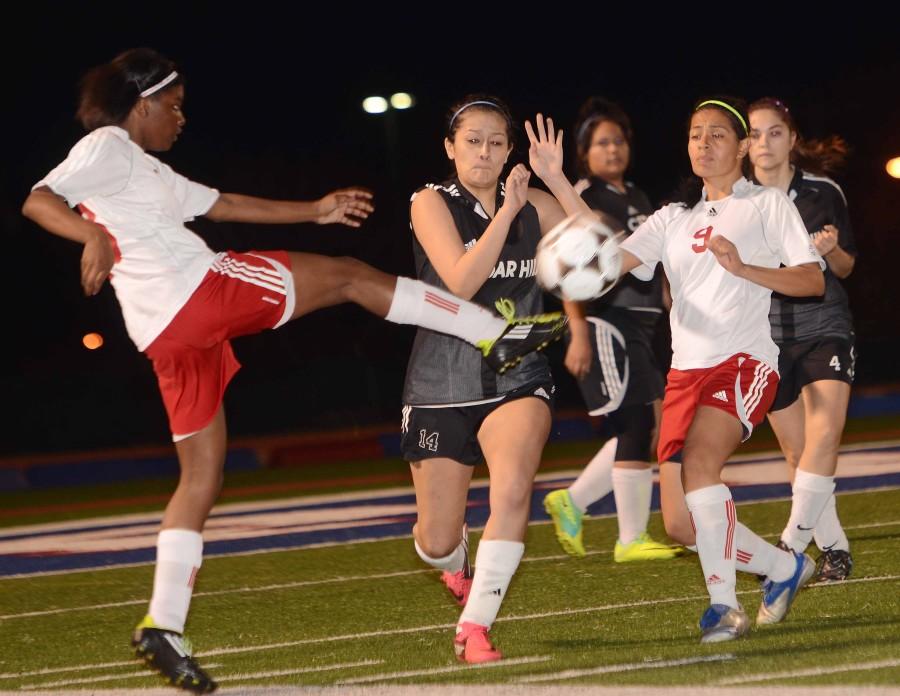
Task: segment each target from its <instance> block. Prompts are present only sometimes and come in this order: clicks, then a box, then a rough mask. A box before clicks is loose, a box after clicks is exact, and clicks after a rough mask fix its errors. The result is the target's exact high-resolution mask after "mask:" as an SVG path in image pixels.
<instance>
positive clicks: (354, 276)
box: [335, 256, 371, 304]
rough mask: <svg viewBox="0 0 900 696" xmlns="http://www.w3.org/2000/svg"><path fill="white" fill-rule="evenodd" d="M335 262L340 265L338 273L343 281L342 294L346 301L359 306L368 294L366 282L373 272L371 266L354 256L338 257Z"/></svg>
mask: <svg viewBox="0 0 900 696" xmlns="http://www.w3.org/2000/svg"><path fill="white" fill-rule="evenodd" d="M335 262H336V263H337V264H338V269H337V272H338V274H339V275H340V278H341V280H342V281H343V282H342V283H341V293H342V296H343V299H344V301H346V302H356V303H357V304H358V303H359V300H360V299H362V298H363V294H364V293H365V292H366V289H365V285H364V281H365V279H366V277H367V276H368V272H369V271H370V270H371V266H369V265H368V264H367V263H364V262H362V261H360V260H359V259H355V258H353V257H352V256H341V257H338V258H336V259H335Z"/></svg>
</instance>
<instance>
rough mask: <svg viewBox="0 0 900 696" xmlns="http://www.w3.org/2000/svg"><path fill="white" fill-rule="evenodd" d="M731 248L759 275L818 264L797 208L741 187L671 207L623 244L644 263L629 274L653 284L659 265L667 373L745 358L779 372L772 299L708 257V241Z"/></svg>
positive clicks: (775, 194)
mask: <svg viewBox="0 0 900 696" xmlns="http://www.w3.org/2000/svg"><path fill="white" fill-rule="evenodd" d="M718 235H721V236H723V237H725V238H727V239H728V240H730V241H731V242H732V243H733V244H734V245H735V246H736V247H737V250H738V252H739V253H740V256H741V259H742V260H743V262H744V263H747V264H752V265H754V266H762V267H765V268H778V267H779V265H781V264H784V265H785V266H797V265H799V264H803V263H818V264H819V266H820V267H821V268H822V269H823V270H824V268H825V262H824V261H823V260H822V258H821V257H820V256H819V254H818V252H816V249H815V247H814V246H813V244H812V242H811V241H810V238H809V235H808V234H807V233H806V227H804V225H803V221H802V220H801V219H800V215H799V213H798V212H797V208H796V207H795V206H794V205H793V204H792V203H791V202H790V200H789V199H788V197H787V196H785V195H784V193H782V192H781V191H780V190H778V189H774V188H768V187H764V186H756V185H754V184H751V183H750V182H749V181H747V180H746V179H740V180H739V181H737V182H736V183H735V184H734V188H733V190H732V195H730V196H728V197H727V198H723V199H721V200H718V201H708V200H706V193H705V191H704V195H703V199H702V200H700V201H699V202H698V203H697V205H695V206H694V207H693V209H688V208H686V207H685V206H684V205H682V204H677V203H672V204H670V205H667V206H665V207H663V208H661V209H660V210H658V211H656V212H655V213H654V214H653V215H652V216H651V217H650V218H649V219H648V220H647V221H646V222H645V223H644V224H643V225H641V226H640V227H638V229H637V230H636V231H635V232H634V234H632V235H631V236H630V237H628V239H626V240H625V241H624V242H622V248H623V249H625V250H627V251H629V252H631V253H632V254H634V255H635V256H636V257H638V258H639V259H640V260H641V261H642V262H643V263H644V265H643V266H639V267H638V268H636V269H634V270H633V271H632V273H633V274H634V275H636V276H637V277H638V278H640V279H641V280H646V279H649V278H650V277H652V273H653V268H654V267H655V266H656V264H657V263H658V262H660V261H662V264H663V268H664V269H665V272H666V275H667V276H668V278H669V283H670V284H671V287H672V312H671V323H672V352H673V356H672V367H674V368H676V369H678V370H692V369H696V368H702V367H711V366H713V365H718V364H719V363H720V362H722V361H723V360H726V359H727V358H729V357H730V356H732V355H735V354H736V353H748V354H749V355H751V356H753V357H754V358H756V359H757V360H760V361H762V362H765V363H766V364H767V365H769V366H770V367H772V369H775V370H777V368H778V347H777V346H776V345H775V342H774V341H773V340H772V333H771V328H770V325H769V304H770V297H771V294H772V291H771V290H769V289H768V288H764V287H763V286H762V285H757V284H756V283H752V282H750V281H749V280H744V279H742V278H738V277H737V276H735V275H732V274H731V273H729V272H728V271H726V270H725V269H724V268H723V267H722V266H721V265H720V264H719V262H718V261H717V260H716V257H715V255H713V253H712V252H711V251H709V250H708V248H707V245H708V243H709V240H710V238H711V237H714V236H718Z"/></svg>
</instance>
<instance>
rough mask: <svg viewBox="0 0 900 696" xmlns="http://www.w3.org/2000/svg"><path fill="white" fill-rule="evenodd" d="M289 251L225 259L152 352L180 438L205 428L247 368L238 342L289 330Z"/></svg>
mask: <svg viewBox="0 0 900 696" xmlns="http://www.w3.org/2000/svg"><path fill="white" fill-rule="evenodd" d="M290 269H291V262H290V258H289V256H288V254H287V252H285V251H266V252H249V253H246V254H239V253H236V252H233V251H229V252H226V253H224V254H219V255H217V256H216V259H215V261H213V263H212V265H211V266H210V269H209V270H208V271H207V272H206V276H205V277H204V278H203V281H202V282H201V283H200V285H199V286H198V287H197V289H196V290H195V291H194V293H193V294H192V295H191V297H190V299H188V301H187V302H186V303H185V305H184V307H182V308H181V309H180V310H179V312H178V314H176V315H175V318H174V319H172V321H171V322H169V325H168V326H166V328H165V329H164V330H163V332H162V333H161V334H160V335H159V336H157V337H156V340H154V341H153V343H151V344H150V346H149V347H148V348H147V350H146V351H145V353H146V354H147V357H149V358H150V360H152V361H153V370H154V372H156V377H157V379H158V380H159V390H160V392H162V397H163V402H164V403H165V406H166V412H167V413H168V414H169V428H170V429H171V430H172V439H173V440H175V441H176V442H177V441H178V440H183V439H184V438H186V437H188V436H189V435H193V434H194V433H196V432H197V431H199V430H202V429H203V428H205V427H206V426H207V425H209V423H210V422H211V421H212V419H213V417H214V416H215V415H216V413H217V412H218V410H219V407H220V406H221V405H222V397H223V395H224V394H225V387H227V386H228V383H229V382H230V381H231V378H232V377H234V375H235V373H237V371H238V369H240V366H241V365H240V363H239V362H238V361H237V358H235V357H234V352H233V351H232V350H231V342H230V341H229V339H230V338H234V337H235V336H243V335H246V334H253V333H259V332H260V331H263V330H264V329H274V328H277V327H278V326H281V325H282V324H283V323H285V322H286V321H287V320H288V319H290V318H291V314H292V313H293V311H294V280H293V276H292V275H291V270H290Z"/></svg>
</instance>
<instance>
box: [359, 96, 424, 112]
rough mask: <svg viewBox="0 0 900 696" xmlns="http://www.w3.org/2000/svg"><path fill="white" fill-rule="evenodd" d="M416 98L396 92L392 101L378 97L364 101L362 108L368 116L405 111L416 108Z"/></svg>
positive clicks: (367, 98)
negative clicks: (390, 111) (391, 111)
mask: <svg viewBox="0 0 900 696" xmlns="http://www.w3.org/2000/svg"><path fill="white" fill-rule="evenodd" d="M415 103H416V98H415V97H414V96H413V95H411V94H409V93H408V92H394V93H393V94H392V95H391V98H390V101H389V100H387V99H385V98H384V97H379V96H377V95H375V96H371V97H366V98H365V99H363V102H362V108H363V111H365V112H366V113H367V114H383V113H385V112H386V111H389V110H391V109H395V110H397V111H405V110H406V109H411V108H412V107H413V106H415Z"/></svg>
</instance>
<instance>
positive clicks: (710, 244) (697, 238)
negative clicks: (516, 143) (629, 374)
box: [622, 98, 824, 642]
mask: <svg viewBox="0 0 900 696" xmlns="http://www.w3.org/2000/svg"><path fill="white" fill-rule="evenodd" d="M748 132H749V131H748V128H747V117H746V112H745V109H744V107H743V104H742V102H740V101H739V100H736V99H733V98H714V99H704V100H701V101H700V102H698V103H697V105H696V106H695V108H694V110H693V113H692V115H691V120H690V124H689V127H688V155H689V157H690V160H691V167H692V169H693V172H694V174H695V176H696V178H692V179H691V180H690V181H689V182H687V185H686V186H685V187H683V191H682V192H681V196H680V200H679V201H678V202H676V203H672V204H669V205H667V206H665V207H663V208H662V209H660V210H659V211H657V212H656V213H654V214H653V215H652V216H651V217H650V218H649V219H648V220H647V221H646V222H645V223H644V224H643V225H641V226H640V227H639V228H638V229H637V230H636V231H635V233H634V234H633V235H632V236H631V237H629V238H628V239H627V240H625V241H624V242H623V243H622V249H623V260H622V264H623V271H622V272H623V273H625V272H628V271H631V272H633V273H634V274H635V275H636V276H638V277H643V278H649V277H650V276H649V274H650V273H651V272H652V270H653V267H654V266H655V265H656V263H658V262H661V263H662V264H663V267H664V269H665V271H666V275H667V276H668V279H669V282H670V285H671V289H672V312H671V322H672V350H673V356H672V370H671V371H670V372H669V375H668V378H667V383H666V393H665V399H664V401H663V412H662V422H661V427H660V437H659V447H658V452H657V454H658V459H659V461H660V462H661V467H660V471H661V474H660V479H661V488H662V494H663V516H664V519H665V523H666V530H667V532H668V533H669V535H670V536H671V537H672V538H674V539H676V540H678V541H680V542H682V543H684V544H688V545H693V544H694V543H696V547H697V552H698V553H699V555H700V563H701V565H702V567H703V574H704V578H705V581H706V586H707V589H708V591H709V594H710V600H711V606H710V607H709V608H708V609H707V611H706V612H705V613H704V614H703V616H702V618H701V620H700V629H701V634H702V638H701V640H702V641H703V642H717V641H722V640H731V639H734V638H737V637H740V636H742V635H744V634H745V633H746V632H747V631H748V630H749V620H748V618H747V615H746V614H745V613H744V611H743V609H742V608H741V606H740V604H739V603H738V601H737V596H736V594H735V571H736V569H738V568H739V569H741V570H745V571H747V572H752V573H756V574H759V575H765V576H766V577H767V580H766V588H765V593H764V598H763V603H762V605H761V606H760V610H759V614H758V616H757V623H775V622H777V621H780V620H781V619H782V618H784V616H785V614H786V613H787V610H788V608H789V607H790V604H791V602H792V601H793V598H794V596H795V594H796V592H797V590H798V589H799V587H800V586H801V585H802V584H803V583H805V582H806V581H807V580H808V579H809V576H810V575H811V574H812V570H813V565H812V561H811V560H810V559H808V558H807V557H806V556H802V555H793V554H790V553H788V552H786V551H783V550H780V549H778V548H776V547H774V546H772V545H771V544H768V543H767V542H765V541H763V540H762V539H761V538H759V537H758V536H756V535H755V534H754V533H753V532H751V531H750V530H749V529H747V528H746V527H745V526H743V525H741V524H740V523H738V522H737V519H736V513H735V508H734V502H733V501H732V498H731V492H730V491H729V489H728V488H727V486H725V485H724V484H723V483H722V480H721V470H722V467H723V465H724V463H725V461H726V460H727V458H728V457H729V456H730V455H731V453H732V452H733V451H734V450H735V448H737V446H738V444H740V442H741V440H742V439H746V438H747V437H749V435H750V433H751V432H752V429H753V426H754V425H756V424H758V423H759V422H760V421H761V420H762V419H763V417H764V416H765V413H766V411H767V410H768V407H769V405H770V404H771V401H772V398H773V397H774V394H775V388H776V385H777V383H778V375H777V371H776V368H777V364H778V362H777V358H778V350H777V348H776V347H775V344H774V342H773V341H772V338H771V334H770V329H769V323H768V309H769V297H770V295H771V291H772V290H776V291H778V292H781V293H782V294H785V295H794V296H804V295H817V294H821V293H822V291H823V288H824V282H823V277H822V271H821V264H822V261H821V258H820V257H819V255H818V254H817V253H816V251H815V249H814V248H813V247H812V246H811V245H810V243H809V238H808V236H807V235H806V231H805V229H804V227H803V223H802V221H801V220H800V217H799V215H798V214H797V211H796V209H795V208H794V206H793V205H792V204H791V202H790V201H789V200H788V199H787V197H786V196H785V195H784V194H783V193H781V192H780V191H777V190H775V189H768V188H763V187H760V186H754V185H753V184H751V183H750V182H749V181H747V180H746V179H745V178H744V176H743V174H744V166H745V157H746V154H747V150H748V147H749V139H748ZM782 264H783V265H784V267H780V266H781V265H782ZM679 463H681V466H679ZM679 474H680V476H679ZM682 482H683V485H684V488H683V491H682V488H681V484H682ZM684 493H686V495H685V494H684ZM685 503H686V505H685ZM688 511H689V512H688ZM691 520H693V526H694V527H695V528H696V540H695V538H694V537H695V535H694V532H693V530H692V526H691Z"/></svg>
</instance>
